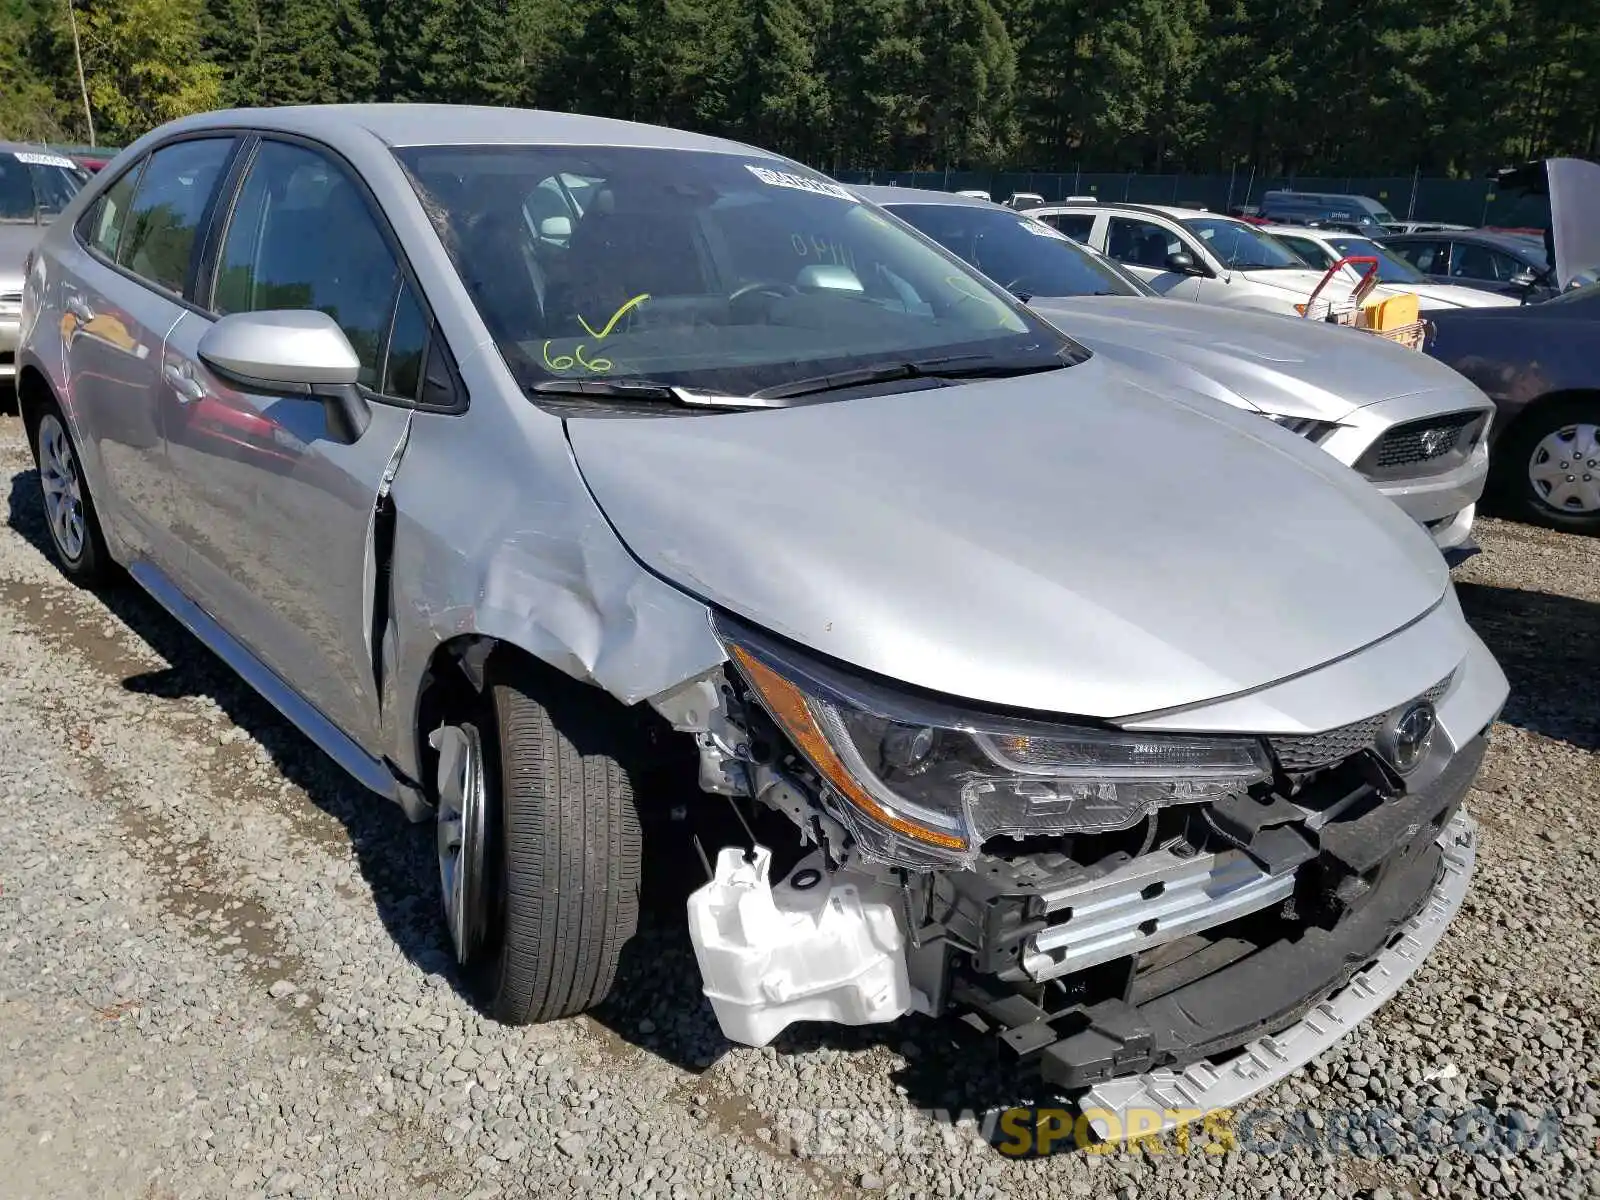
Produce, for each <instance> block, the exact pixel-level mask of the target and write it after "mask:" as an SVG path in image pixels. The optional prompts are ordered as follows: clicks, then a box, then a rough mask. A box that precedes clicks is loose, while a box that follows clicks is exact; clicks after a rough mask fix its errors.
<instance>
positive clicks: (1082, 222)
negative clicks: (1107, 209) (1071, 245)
mask: <svg viewBox="0 0 1600 1200" xmlns="http://www.w3.org/2000/svg"><path fill="white" fill-rule="evenodd" d="M1039 220H1041V221H1048V222H1049V223H1050V224H1051V225H1053V226H1055V228H1056V229H1058V230H1059V231H1060V232H1062V233H1064V234H1066V235H1067V236H1068V237H1069V238H1071V239H1072V240H1073V241H1075V242H1085V243H1086V242H1088V240H1089V234H1090V233H1091V232H1093V230H1094V216H1093V215H1092V214H1085V213H1049V214H1048V215H1046V216H1043V217H1040V218H1039Z"/></svg>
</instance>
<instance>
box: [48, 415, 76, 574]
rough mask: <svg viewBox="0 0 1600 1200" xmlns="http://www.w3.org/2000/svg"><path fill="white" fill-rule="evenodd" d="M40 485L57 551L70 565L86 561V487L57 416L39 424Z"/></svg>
mask: <svg viewBox="0 0 1600 1200" xmlns="http://www.w3.org/2000/svg"><path fill="white" fill-rule="evenodd" d="M39 483H40V485H41V486H42V487H43V489H44V511H45V517H46V519H47V520H48V522H49V524H50V537H51V539H52V540H53V541H54V542H55V544H56V550H57V551H59V552H60V554H61V557H62V558H64V559H66V560H67V562H68V563H76V562H78V560H79V559H81V558H82V557H83V547H84V541H85V538H86V537H87V532H86V531H87V525H86V522H85V518H84V508H83V485H82V483H81V482H80V480H79V478H78V460H77V456H76V455H75V454H74V453H73V452H72V440H71V439H70V438H69V437H67V431H66V429H64V428H63V427H62V425H61V419H60V418H59V417H57V416H56V415H55V413H46V414H45V415H44V417H43V419H41V420H40V422H39Z"/></svg>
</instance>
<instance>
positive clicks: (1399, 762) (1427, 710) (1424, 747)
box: [1378, 700, 1439, 774]
mask: <svg viewBox="0 0 1600 1200" xmlns="http://www.w3.org/2000/svg"><path fill="white" fill-rule="evenodd" d="M1438 725H1439V718H1438V715H1437V714H1436V713H1435V712H1434V710H1433V705H1432V704H1430V703H1428V702H1427V701H1426V700H1418V701H1417V702H1416V703H1415V704H1409V705H1407V706H1406V707H1405V708H1403V709H1401V710H1400V711H1399V712H1398V713H1396V714H1394V715H1391V716H1390V718H1389V719H1388V720H1387V721H1385V722H1384V725H1383V730H1382V732H1380V733H1379V734H1378V753H1379V754H1381V755H1383V757H1384V758H1385V759H1387V760H1388V762H1389V765H1390V766H1392V767H1394V769H1395V770H1397V771H1399V772H1400V773H1401V774H1407V773H1409V772H1410V771H1412V770H1414V769H1415V768H1416V765H1417V764H1418V763H1420V762H1421V761H1422V760H1423V758H1424V757H1425V756H1426V755H1427V753H1428V747H1429V745H1431V744H1432V742H1433V731H1434V730H1435V729H1437V728H1438Z"/></svg>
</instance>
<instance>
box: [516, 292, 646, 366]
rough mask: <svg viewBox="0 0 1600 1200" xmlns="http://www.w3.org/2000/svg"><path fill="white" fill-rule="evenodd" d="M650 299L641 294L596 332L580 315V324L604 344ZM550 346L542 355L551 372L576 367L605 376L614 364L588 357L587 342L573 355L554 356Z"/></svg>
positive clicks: (545, 347) (603, 359)
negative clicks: (623, 320) (625, 320)
mask: <svg viewBox="0 0 1600 1200" xmlns="http://www.w3.org/2000/svg"><path fill="white" fill-rule="evenodd" d="M648 299H650V293H649V292H641V293H639V295H637V296H635V297H634V298H633V299H631V300H628V301H626V302H625V303H624V304H623V305H622V307H621V308H619V309H617V311H616V312H614V313H612V314H611V319H610V320H609V321H607V322H606V323H605V325H604V327H603V328H601V329H599V330H596V329H595V328H594V326H592V325H590V324H589V322H587V321H585V320H584V319H583V317H582V315H579V317H578V324H579V325H582V326H583V328H584V331H585V332H586V333H587V334H588V335H589V336H590V337H592V338H593V339H594V340H595V341H597V342H603V341H605V339H606V338H607V337H609V336H610V335H611V331H612V330H613V329H615V328H616V327H617V322H618V321H620V320H622V318H623V317H625V316H626V315H627V314H628V313H629V312H630V311H632V310H633V309H635V308H638V307H639V305H641V304H643V303H644V302H645V301H646V300H648ZM550 346H551V343H550V342H549V341H548V340H547V341H546V342H545V344H544V348H543V351H542V354H543V357H544V365H545V366H546V367H547V368H548V369H550V370H551V371H570V370H572V369H573V368H574V367H581V368H582V369H583V370H585V371H588V372H590V373H591V374H595V375H603V374H605V373H606V372H607V371H609V370H611V367H612V362H611V360H610V359H609V358H601V357H599V356H598V355H596V356H595V357H593V358H591V357H589V356H588V355H589V346H588V343H586V342H579V343H578V344H577V345H575V346H573V348H572V353H571V354H556V355H552V354H551V353H550Z"/></svg>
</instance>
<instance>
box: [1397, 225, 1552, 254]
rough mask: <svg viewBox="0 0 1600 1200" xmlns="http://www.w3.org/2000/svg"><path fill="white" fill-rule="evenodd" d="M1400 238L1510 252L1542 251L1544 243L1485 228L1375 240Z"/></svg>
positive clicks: (1430, 232) (1539, 252)
mask: <svg viewBox="0 0 1600 1200" xmlns="http://www.w3.org/2000/svg"><path fill="white" fill-rule="evenodd" d="M1401 238H1428V239H1429V240H1431V241H1445V242H1470V243H1475V244H1477V245H1479V246H1492V247H1494V248H1495V249H1497V250H1505V251H1507V252H1509V253H1512V254H1529V253H1533V254H1543V253H1544V245H1543V243H1542V242H1541V241H1540V240H1539V239H1538V238H1537V237H1533V236H1531V235H1528V234H1518V233H1494V232H1492V231H1491V230H1487V229H1430V230H1427V231H1425V232H1422V233H1394V234H1389V235H1388V236H1386V237H1381V238H1378V239H1377V240H1378V241H1380V242H1392V241H1397V240H1399V239H1401Z"/></svg>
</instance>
